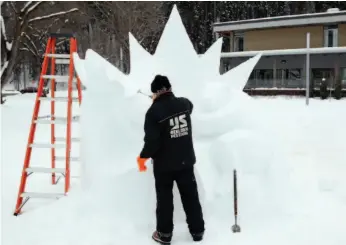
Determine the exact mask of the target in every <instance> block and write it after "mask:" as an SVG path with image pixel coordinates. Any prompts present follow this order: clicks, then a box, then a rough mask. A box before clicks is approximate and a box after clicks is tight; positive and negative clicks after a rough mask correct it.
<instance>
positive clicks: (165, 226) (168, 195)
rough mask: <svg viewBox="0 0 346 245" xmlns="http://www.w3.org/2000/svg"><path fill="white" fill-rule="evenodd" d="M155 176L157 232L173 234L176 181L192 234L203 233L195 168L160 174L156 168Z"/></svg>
mask: <svg viewBox="0 0 346 245" xmlns="http://www.w3.org/2000/svg"><path fill="white" fill-rule="evenodd" d="M154 176H155V187H156V198H157V207H156V222H157V223H156V230H157V231H159V232H162V233H171V232H173V210H174V207H173V183H174V181H176V183H177V186H178V189H179V192H180V197H181V201H182V204H183V207H184V211H185V214H186V221H187V224H188V227H189V230H190V233H192V234H193V233H199V232H203V231H204V220H203V213H202V207H201V204H200V202H199V197H198V190H197V182H196V179H195V174H194V171H193V167H190V168H187V169H184V170H180V171H174V172H158V171H156V170H155V167H154Z"/></svg>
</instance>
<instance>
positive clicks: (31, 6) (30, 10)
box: [1, 1, 78, 90]
mask: <svg viewBox="0 0 346 245" xmlns="http://www.w3.org/2000/svg"><path fill="white" fill-rule="evenodd" d="M1 3H3V2H1ZM5 3H6V4H2V5H1V26H2V28H1V29H2V35H1V43H2V44H3V43H4V44H6V45H2V46H1V54H3V53H4V54H6V55H5V56H2V64H1V90H2V88H3V86H4V85H5V84H7V83H8V82H9V81H10V79H11V76H12V74H13V71H14V69H15V67H16V65H17V59H18V57H19V53H20V52H21V51H25V50H30V51H31V52H33V53H35V55H38V52H37V48H36V46H35V44H34V43H33V42H32V40H31V38H30V35H29V34H28V33H30V30H31V29H33V28H35V25H36V24H39V23H40V22H43V21H50V20H52V19H54V18H55V17H61V16H63V15H66V14H69V13H71V12H76V11H78V9H77V8H71V9H68V10H63V11H55V12H51V13H49V14H47V13H46V12H45V9H53V8H52V7H51V6H52V5H54V4H55V3H54V2H43V1H38V2H33V1H28V2H12V1H7V2H5ZM3 5H5V6H3ZM49 5H50V6H49ZM61 6H62V5H61ZM54 9H55V10H56V9H57V8H56V7H54ZM6 20H8V21H6ZM7 30H12V33H9V32H7ZM10 36H11V37H12V38H11V41H10V39H9V37H10ZM24 39H26V42H23V40H24ZM28 43H29V44H28Z"/></svg>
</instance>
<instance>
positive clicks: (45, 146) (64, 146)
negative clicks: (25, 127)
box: [30, 143, 66, 149]
mask: <svg viewBox="0 0 346 245" xmlns="http://www.w3.org/2000/svg"><path fill="white" fill-rule="evenodd" d="M30 147H31V148H55V149H62V148H66V144H49V143H33V144H30Z"/></svg>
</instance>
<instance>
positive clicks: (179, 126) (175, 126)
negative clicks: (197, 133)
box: [169, 114, 189, 138]
mask: <svg viewBox="0 0 346 245" xmlns="http://www.w3.org/2000/svg"><path fill="white" fill-rule="evenodd" d="M169 125H170V126H171V127H172V128H171V138H179V137H182V136H186V135H188V134H189V127H188V126H187V121H186V114H183V115H180V116H177V117H174V118H171V119H170V120H169Z"/></svg>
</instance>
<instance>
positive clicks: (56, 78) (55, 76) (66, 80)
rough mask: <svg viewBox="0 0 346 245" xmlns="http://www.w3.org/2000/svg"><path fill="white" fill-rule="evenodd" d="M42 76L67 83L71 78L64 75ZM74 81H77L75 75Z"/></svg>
mask: <svg viewBox="0 0 346 245" xmlns="http://www.w3.org/2000/svg"><path fill="white" fill-rule="evenodd" d="M42 78H43V79H55V82H57V83H59V82H60V83H67V82H68V79H69V76H67V75H66V76H62V75H42ZM72 82H74V83H75V82H77V79H76V78H75V77H74V78H73V79H72Z"/></svg>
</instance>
